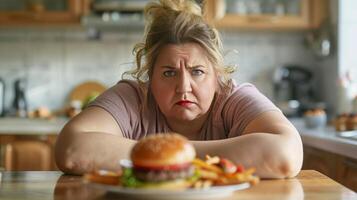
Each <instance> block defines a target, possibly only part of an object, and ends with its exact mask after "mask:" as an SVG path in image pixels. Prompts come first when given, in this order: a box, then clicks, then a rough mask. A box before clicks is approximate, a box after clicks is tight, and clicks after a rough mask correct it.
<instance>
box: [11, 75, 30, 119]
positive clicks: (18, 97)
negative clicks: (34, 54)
mask: <svg viewBox="0 0 357 200" xmlns="http://www.w3.org/2000/svg"><path fill="white" fill-rule="evenodd" d="M25 91H26V83H25V80H24V79H17V80H16V81H15V83H14V101H13V104H12V106H13V109H14V111H15V113H16V116H18V117H27V101H26V96H25Z"/></svg>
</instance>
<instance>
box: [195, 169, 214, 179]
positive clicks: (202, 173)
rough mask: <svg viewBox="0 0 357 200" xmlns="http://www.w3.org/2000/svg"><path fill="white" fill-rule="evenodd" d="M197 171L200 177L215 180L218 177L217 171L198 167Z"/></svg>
mask: <svg viewBox="0 0 357 200" xmlns="http://www.w3.org/2000/svg"><path fill="white" fill-rule="evenodd" d="M199 173H200V177H201V178H202V179H210V180H217V179H218V177H219V176H218V174H217V173H215V172H213V171H209V170H204V169H200V170H199Z"/></svg>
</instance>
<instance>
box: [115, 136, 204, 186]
mask: <svg viewBox="0 0 357 200" xmlns="http://www.w3.org/2000/svg"><path fill="white" fill-rule="evenodd" d="M195 157H196V152H195V149H194V147H193V146H192V144H190V143H189V141H188V140H187V139H186V138H185V137H183V136H181V135H179V134H176V133H166V134H156V135H150V136H148V137H145V138H143V139H141V140H140V141H138V142H137V143H136V144H135V145H134V147H133V149H132V150H131V153H130V158H131V161H132V167H131V168H125V169H124V173H123V176H122V177H123V179H122V183H123V184H124V186H127V187H143V188H162V189H177V188H187V187H190V186H191V184H192V182H193V181H194V179H195V177H197V175H196V174H195V168H194V166H193V165H192V161H193V160H194V159H195Z"/></svg>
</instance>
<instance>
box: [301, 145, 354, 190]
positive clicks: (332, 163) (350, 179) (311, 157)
mask: <svg viewBox="0 0 357 200" xmlns="http://www.w3.org/2000/svg"><path fill="white" fill-rule="evenodd" d="M302 168H303V169H313V170H316V171H319V172H321V173H323V174H325V175H327V176H329V177H330V178H332V179H334V180H335V181H337V182H339V183H341V184H342V185H345V186H346V187H348V188H350V189H352V190H354V191H357V160H355V159H352V158H347V157H345V156H341V155H338V154H334V153H331V152H327V151H323V150H320V149H317V148H313V147H310V146H306V145H305V146H304V163H303V167H302Z"/></svg>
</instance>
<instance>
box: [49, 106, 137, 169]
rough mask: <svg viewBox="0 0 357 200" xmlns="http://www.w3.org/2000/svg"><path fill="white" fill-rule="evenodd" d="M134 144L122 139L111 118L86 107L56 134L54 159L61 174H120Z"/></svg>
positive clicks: (99, 110) (101, 110) (99, 109)
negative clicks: (98, 171) (104, 172)
mask: <svg viewBox="0 0 357 200" xmlns="http://www.w3.org/2000/svg"><path fill="white" fill-rule="evenodd" d="M134 144H135V141H134V140H130V139H126V138H124V137H122V132H121V130H120V128H119V126H118V124H117V123H116V121H115V120H114V118H113V117H112V116H111V115H110V114H109V113H108V112H106V111H105V110H103V109H101V108H99V107H89V108H88V109H86V110H84V111H83V112H81V113H80V114H79V115H78V116H76V117H74V118H73V119H72V120H71V121H70V122H69V123H67V124H66V126H65V127H64V128H63V130H62V131H61V133H60V134H59V136H58V138H57V142H56V148H55V158H56V163H57V166H58V168H59V169H60V170H62V171H63V172H65V173H69V174H83V173H85V172H89V171H93V170H95V169H109V170H119V165H118V162H119V160H120V159H123V158H128V157H129V151H130V149H131V147H132V146H133V145H134Z"/></svg>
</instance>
